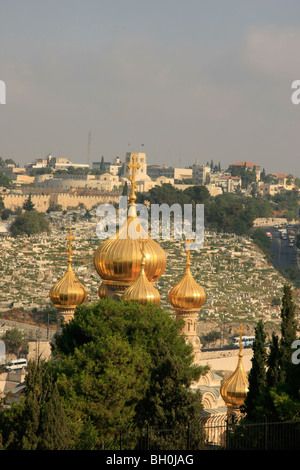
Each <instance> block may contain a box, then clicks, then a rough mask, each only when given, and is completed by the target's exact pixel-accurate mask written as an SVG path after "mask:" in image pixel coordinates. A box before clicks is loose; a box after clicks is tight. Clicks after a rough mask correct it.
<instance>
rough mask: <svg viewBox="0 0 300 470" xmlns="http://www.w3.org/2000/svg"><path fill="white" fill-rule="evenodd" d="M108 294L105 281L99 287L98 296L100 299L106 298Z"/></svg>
mask: <svg viewBox="0 0 300 470" xmlns="http://www.w3.org/2000/svg"><path fill="white" fill-rule="evenodd" d="M106 294H107V287H106V285H105V284H104V282H101V284H100V286H99V289H98V297H99V298H100V299H105V298H106Z"/></svg>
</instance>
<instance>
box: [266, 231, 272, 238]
mask: <svg viewBox="0 0 300 470" xmlns="http://www.w3.org/2000/svg"><path fill="white" fill-rule="evenodd" d="M266 235H267V237H268V238H269V240H272V238H273V236H272V234H271V232H266Z"/></svg>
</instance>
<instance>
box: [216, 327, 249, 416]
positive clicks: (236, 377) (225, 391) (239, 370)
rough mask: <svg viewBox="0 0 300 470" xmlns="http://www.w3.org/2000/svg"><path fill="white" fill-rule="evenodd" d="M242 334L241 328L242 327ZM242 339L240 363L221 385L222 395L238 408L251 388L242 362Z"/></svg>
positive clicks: (232, 405)
mask: <svg viewBox="0 0 300 470" xmlns="http://www.w3.org/2000/svg"><path fill="white" fill-rule="evenodd" d="M240 335H241V328H240ZM242 348H243V346H242V340H241V337H240V350H239V353H238V363H237V367H236V369H235V371H234V373H233V374H232V375H231V376H230V377H228V379H226V380H224V381H223V382H222V385H221V390H220V393H221V396H222V398H223V400H224V401H225V403H226V405H227V406H230V407H234V408H238V407H240V406H242V405H243V404H244V401H245V398H246V395H247V393H248V390H249V381H248V376H247V373H246V371H245V369H244V366H243V362H242V357H243V354H242Z"/></svg>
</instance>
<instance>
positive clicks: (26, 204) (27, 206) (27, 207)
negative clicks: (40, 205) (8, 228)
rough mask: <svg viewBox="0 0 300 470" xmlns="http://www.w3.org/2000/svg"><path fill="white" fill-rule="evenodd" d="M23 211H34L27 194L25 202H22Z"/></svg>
mask: <svg viewBox="0 0 300 470" xmlns="http://www.w3.org/2000/svg"><path fill="white" fill-rule="evenodd" d="M23 209H24V210H25V211H33V210H34V204H33V202H32V200H31V194H29V196H28V198H27V199H26V201H25V202H24V204H23Z"/></svg>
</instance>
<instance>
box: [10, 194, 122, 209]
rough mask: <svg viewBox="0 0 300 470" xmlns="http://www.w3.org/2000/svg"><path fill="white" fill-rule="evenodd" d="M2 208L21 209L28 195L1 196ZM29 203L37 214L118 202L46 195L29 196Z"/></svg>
mask: <svg viewBox="0 0 300 470" xmlns="http://www.w3.org/2000/svg"><path fill="white" fill-rule="evenodd" d="M2 198H3V202H4V206H5V208H6V209H11V210H13V211H14V210H16V209H17V208H18V207H22V206H23V204H24V202H25V201H26V200H27V199H28V195H23V194H6V195H3V196H2ZM31 201H32V203H33V204H34V207H35V209H36V210H37V211H38V212H46V211H47V210H48V209H49V208H50V207H51V206H57V205H59V206H61V209H62V210H67V209H75V208H77V207H78V206H79V204H81V205H83V206H84V207H85V208H86V209H92V208H93V207H95V206H98V205H99V204H103V203H117V202H119V197H118V196H111V195H109V194H108V195H107V196H103V195H102V196H99V195H97V196H83V195H70V194H64V193H56V194H47V195H34V194H32V195H31Z"/></svg>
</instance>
